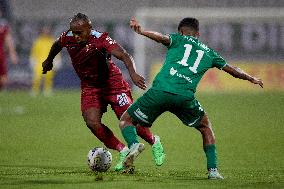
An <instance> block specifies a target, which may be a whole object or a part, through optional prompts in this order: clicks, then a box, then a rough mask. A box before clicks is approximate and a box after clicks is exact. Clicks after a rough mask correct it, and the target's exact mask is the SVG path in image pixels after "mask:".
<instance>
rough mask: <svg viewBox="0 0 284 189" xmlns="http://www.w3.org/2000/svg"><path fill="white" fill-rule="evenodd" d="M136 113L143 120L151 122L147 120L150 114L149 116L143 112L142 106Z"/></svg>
mask: <svg viewBox="0 0 284 189" xmlns="http://www.w3.org/2000/svg"><path fill="white" fill-rule="evenodd" d="M134 115H135V116H137V117H138V118H139V119H140V120H142V121H143V122H145V123H149V122H148V121H147V119H148V116H147V115H146V114H145V113H143V112H142V111H141V110H140V108H137V109H136V110H135V111H134Z"/></svg>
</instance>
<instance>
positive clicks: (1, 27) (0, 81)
mask: <svg viewBox="0 0 284 189" xmlns="http://www.w3.org/2000/svg"><path fill="white" fill-rule="evenodd" d="M5 47H6V48H7V49H8V51H9V56H10V58H11V62H12V63H13V64H17V63H18V58H17V53H16V51H15V48H14V43H13V39H12V35H11V32H10V27H9V25H8V22H7V21H6V20H5V19H4V18H2V16H1V12H0V90H1V89H2V88H3V87H4V86H5V84H6V83H7V62H6V52H5Z"/></svg>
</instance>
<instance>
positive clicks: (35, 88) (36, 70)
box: [31, 66, 43, 96]
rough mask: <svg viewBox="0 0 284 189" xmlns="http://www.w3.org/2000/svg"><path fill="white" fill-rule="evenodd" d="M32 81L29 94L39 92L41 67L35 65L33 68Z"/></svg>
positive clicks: (34, 94) (33, 94)
mask: <svg viewBox="0 0 284 189" xmlns="http://www.w3.org/2000/svg"><path fill="white" fill-rule="evenodd" d="M33 69H34V70H33V72H34V75H33V81H32V90H31V95H32V96H36V95H38V94H39V92H40V83H41V78H42V77H43V75H42V70H41V67H39V66H35V67H34V68H33Z"/></svg>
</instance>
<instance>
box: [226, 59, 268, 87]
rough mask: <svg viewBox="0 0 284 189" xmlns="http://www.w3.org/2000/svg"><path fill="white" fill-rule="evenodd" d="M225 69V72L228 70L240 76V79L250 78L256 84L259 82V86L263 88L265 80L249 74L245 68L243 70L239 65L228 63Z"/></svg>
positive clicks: (231, 73) (233, 74)
mask: <svg viewBox="0 0 284 189" xmlns="http://www.w3.org/2000/svg"><path fill="white" fill-rule="evenodd" d="M223 70H224V71H225V72H227V73H228V74H230V75H232V76H233V77H235V78H239V79H243V80H248V81H250V82H251V83H254V84H258V85H259V86H261V87H262V88H263V81H262V80H261V79H259V78H255V77H253V76H251V75H249V74H247V73H246V72H244V71H243V70H241V69H240V68H238V67H235V66H231V65H229V64H227V65H226V66H225V67H224V68H223Z"/></svg>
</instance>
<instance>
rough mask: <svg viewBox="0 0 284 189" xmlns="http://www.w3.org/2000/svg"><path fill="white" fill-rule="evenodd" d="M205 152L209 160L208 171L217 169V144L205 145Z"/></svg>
mask: <svg viewBox="0 0 284 189" xmlns="http://www.w3.org/2000/svg"><path fill="white" fill-rule="evenodd" d="M204 152H205V154H206V158H207V169H210V168H217V163H218V162H217V151H216V146H215V144H210V145H205V147H204Z"/></svg>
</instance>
